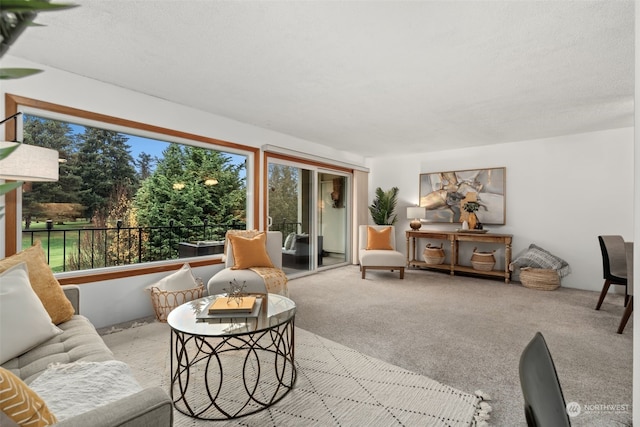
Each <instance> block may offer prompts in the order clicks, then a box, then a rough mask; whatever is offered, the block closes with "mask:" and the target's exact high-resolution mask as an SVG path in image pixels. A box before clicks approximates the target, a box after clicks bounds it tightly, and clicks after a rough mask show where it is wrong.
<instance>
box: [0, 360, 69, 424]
mask: <svg viewBox="0 0 640 427" xmlns="http://www.w3.org/2000/svg"><path fill="white" fill-rule="evenodd" d="M0 410H2V412H4V413H5V415H6V416H7V417H9V419H11V420H12V421H14V422H15V423H16V424H18V425H20V426H30V427H41V426H50V425H53V424H55V423H57V422H58V421H57V420H56V417H55V416H54V415H53V414H52V413H51V412H50V411H49V408H47V404H46V403H44V400H42V398H40V396H38V394H37V393H36V392H35V391H33V390H31V389H30V388H29V386H28V385H26V384H25V383H24V382H23V381H22V380H21V379H20V378H18V377H17V376H16V375H15V374H14V373H13V372H11V371H9V370H7V369H4V368H0Z"/></svg>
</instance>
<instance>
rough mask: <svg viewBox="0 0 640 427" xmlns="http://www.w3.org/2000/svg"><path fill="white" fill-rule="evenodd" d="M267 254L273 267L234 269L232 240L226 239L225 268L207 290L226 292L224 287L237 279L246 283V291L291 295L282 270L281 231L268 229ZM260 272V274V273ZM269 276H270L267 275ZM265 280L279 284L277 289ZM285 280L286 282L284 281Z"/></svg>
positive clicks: (211, 293)
mask: <svg viewBox="0 0 640 427" xmlns="http://www.w3.org/2000/svg"><path fill="white" fill-rule="evenodd" d="M266 250H267V255H268V256H269V258H270V259H271V263H272V264H273V267H272V268H262V267H260V268H256V269H251V268H245V269H236V270H234V269H232V267H233V266H234V265H235V263H236V262H235V259H234V257H233V245H232V243H231V241H230V240H229V239H228V238H227V239H226V248H225V268H224V269H223V270H221V271H219V272H217V273H216V274H215V275H214V276H213V277H212V278H211V279H209V282H208V283H207V291H208V292H209V295H217V294H221V293H225V290H224V289H229V283H230V282H232V281H233V280H236V282H238V283H243V282H244V283H245V288H244V289H245V292H248V293H256V294H266V293H278V294H281V295H284V296H287V297H288V296H289V290H288V288H287V284H286V276H285V275H284V272H283V271H282V233H281V232H279V231H268V232H267V241H266ZM258 273H260V274H258ZM265 276H269V277H265ZM265 280H271V282H272V283H275V284H276V285H277V288H275V289H269V286H268V283H266V282H265ZM282 281H284V283H282Z"/></svg>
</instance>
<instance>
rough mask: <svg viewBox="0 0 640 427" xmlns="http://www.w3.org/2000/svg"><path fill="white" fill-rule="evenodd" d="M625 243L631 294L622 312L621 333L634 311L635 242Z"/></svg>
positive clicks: (619, 331)
mask: <svg viewBox="0 0 640 427" xmlns="http://www.w3.org/2000/svg"><path fill="white" fill-rule="evenodd" d="M624 245H625V247H626V248H627V250H626V252H627V293H628V294H629V302H628V303H627V308H625V309H624V313H623V314H622V319H621V320H620V326H618V333H619V334H621V333H622V331H624V327H625V326H627V321H628V320H629V317H630V316H631V313H632V312H633V242H625V243H624Z"/></svg>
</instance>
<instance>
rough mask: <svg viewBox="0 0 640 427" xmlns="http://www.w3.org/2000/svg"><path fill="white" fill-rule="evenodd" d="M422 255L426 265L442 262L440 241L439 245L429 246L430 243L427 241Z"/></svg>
mask: <svg viewBox="0 0 640 427" xmlns="http://www.w3.org/2000/svg"><path fill="white" fill-rule="evenodd" d="M422 255H424V262H425V263H426V264H428V265H436V264H442V263H443V262H444V251H443V250H442V243H440V247H437V246H431V243H429V244H428V245H427V247H426V248H424V251H423V252H422Z"/></svg>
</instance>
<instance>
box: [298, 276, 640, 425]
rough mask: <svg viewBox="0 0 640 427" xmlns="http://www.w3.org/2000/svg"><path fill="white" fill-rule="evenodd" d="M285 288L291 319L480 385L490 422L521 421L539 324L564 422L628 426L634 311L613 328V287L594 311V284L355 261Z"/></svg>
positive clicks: (468, 387) (408, 365)
mask: <svg viewBox="0 0 640 427" xmlns="http://www.w3.org/2000/svg"><path fill="white" fill-rule="evenodd" d="M593 281H594V282H595V283H596V284H597V285H598V286H600V285H601V284H602V279H601V278H600V277H594V278H593ZM289 291H290V296H291V298H292V299H293V300H294V301H295V302H296V304H297V306H298V311H297V315H296V325H297V326H298V327H300V328H303V329H305V330H307V331H310V332H313V333H315V334H318V335H320V336H322V337H325V338H327V339H330V340H333V341H335V342H338V343H341V344H343V345H347V346H348V347H350V348H353V349H355V350H358V351H360V352H361V353H364V354H367V355H369V356H371V357H375V358H377V359H380V360H383V361H386V362H388V363H392V364H394V365H397V366H400V367H402V368H404V369H407V370H410V371H412V372H416V373H419V374H422V375H425V376H427V377H429V378H433V379H435V380H436V381H439V382H442V383H444V384H447V385H450V386H452V387H455V388H457V389H459V390H465V391H469V392H473V391H475V390H478V389H481V390H483V391H485V392H487V393H489V394H490V395H491V397H492V398H493V399H492V401H491V402H490V403H491V406H492V407H493V412H492V413H491V419H490V424H491V425H496V426H508V427H512V426H526V422H525V419H524V411H523V401H522V392H521V390H520V380H519V376H518V363H519V360H520V354H521V353H522V350H523V349H524V347H525V346H526V344H527V343H528V342H529V341H530V340H531V339H532V338H533V336H534V334H535V333H536V332H537V331H540V332H542V333H543V335H544V337H545V339H546V340H547V344H548V345H549V348H550V351H551V354H552V356H553V359H554V362H555V365H556V368H557V371H558V376H559V378H560V382H561V384H562V388H563V391H564V396H565V400H566V401H567V402H572V401H573V402H577V403H578V404H580V405H582V408H583V410H582V412H581V413H580V415H578V416H576V417H575V418H572V419H571V422H572V424H573V426H574V427H576V426H625V425H631V403H632V396H631V395H632V362H633V355H632V349H633V340H632V337H633V318H632V319H631V320H630V321H629V323H628V324H627V327H626V329H625V331H624V334H622V335H619V334H617V333H616V330H617V327H618V323H619V322H620V318H621V316H622V313H623V311H624V308H623V304H622V299H623V298H622V296H621V295H609V296H607V298H606V299H605V301H604V304H603V305H602V308H601V310H600V311H596V310H594V307H595V305H596V302H597V300H598V292H592V291H582V290H576V289H567V288H560V289H558V290H555V291H538V290H532V289H527V288H524V287H523V286H521V285H520V284H519V283H514V284H508V285H507V284H505V283H504V281H495V280H487V279H481V278H473V277H463V276H454V277H451V276H450V275H448V274H443V273H440V272H433V271H426V270H408V271H406V272H405V279H404V280H400V279H398V273H397V272H395V273H391V272H387V271H371V272H367V278H366V279H365V280H362V279H361V278H360V272H359V270H358V267H357V266H348V267H341V268H337V269H333V270H327V271H323V272H321V273H318V274H314V275H310V276H306V277H302V278H298V279H295V280H291V281H290V282H289ZM603 405H619V406H617V407H616V406H609V407H604V406H603Z"/></svg>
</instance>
